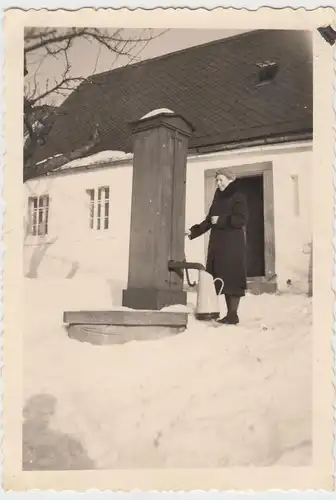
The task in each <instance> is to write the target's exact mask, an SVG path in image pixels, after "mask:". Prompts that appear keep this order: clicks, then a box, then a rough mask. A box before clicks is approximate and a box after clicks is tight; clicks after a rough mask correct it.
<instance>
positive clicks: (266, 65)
mask: <svg viewBox="0 0 336 500" xmlns="http://www.w3.org/2000/svg"><path fill="white" fill-rule="evenodd" d="M257 67H258V68H259V72H258V75H257V78H258V81H257V85H265V84H267V83H270V82H272V81H273V80H274V78H275V75H276V74H277V72H278V70H279V66H278V64H277V63H276V62H274V61H263V62H259V63H257Z"/></svg>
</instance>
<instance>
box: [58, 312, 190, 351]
mask: <svg viewBox="0 0 336 500" xmlns="http://www.w3.org/2000/svg"><path fill="white" fill-rule="evenodd" d="M63 322H64V323H66V324H67V325H68V335H69V337H70V338H73V339H76V340H80V341H82V342H90V343H91V344H96V345H103V344H124V343H126V342H130V341H134V340H156V339H159V338H162V337H166V336H167V335H176V334H178V333H181V332H183V331H184V330H185V329H186V327H187V322H188V314H187V313H182V312H174V311H165V312H160V311H139V310H137V311H132V310H131V311H128V310H125V311H123V310H120V311H66V312H64V314H63Z"/></svg>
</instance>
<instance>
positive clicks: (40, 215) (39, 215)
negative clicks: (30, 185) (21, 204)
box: [28, 194, 49, 236]
mask: <svg viewBox="0 0 336 500" xmlns="http://www.w3.org/2000/svg"><path fill="white" fill-rule="evenodd" d="M28 210H29V214H28V223H29V225H28V234H30V235H32V236H46V235H47V234H48V220H49V195H47V194H45V195H42V196H31V197H30V198H29V199H28Z"/></svg>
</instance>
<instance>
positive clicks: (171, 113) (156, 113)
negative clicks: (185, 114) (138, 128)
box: [141, 108, 175, 120]
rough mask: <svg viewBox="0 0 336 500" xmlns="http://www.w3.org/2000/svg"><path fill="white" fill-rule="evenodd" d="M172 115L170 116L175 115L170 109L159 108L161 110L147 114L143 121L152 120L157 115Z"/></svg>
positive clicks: (142, 118) (154, 110)
mask: <svg viewBox="0 0 336 500" xmlns="http://www.w3.org/2000/svg"><path fill="white" fill-rule="evenodd" d="M164 113H165V114H167V113H168V114H170V115H174V114H175V113H174V111H172V110H171V109H168V108H159V109H153V111H150V112H149V113H147V114H146V115H144V116H142V117H141V120H144V119H145V118H151V117H152V116H156V115H162V114H164Z"/></svg>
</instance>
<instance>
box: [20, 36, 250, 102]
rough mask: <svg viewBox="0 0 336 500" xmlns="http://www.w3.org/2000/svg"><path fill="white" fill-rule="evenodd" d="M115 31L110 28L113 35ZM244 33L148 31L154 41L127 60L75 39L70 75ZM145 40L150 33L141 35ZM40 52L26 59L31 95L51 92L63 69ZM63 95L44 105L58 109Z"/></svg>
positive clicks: (59, 62)
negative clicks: (33, 92)
mask: <svg viewBox="0 0 336 500" xmlns="http://www.w3.org/2000/svg"><path fill="white" fill-rule="evenodd" d="M114 31H115V30H114V28H111V32H112V33H113V32H114ZM245 31H246V30H209V29H204V30H200V29H197V30H193V29H180V30H178V29H172V30H169V31H166V32H163V31H162V30H161V31H160V30H151V33H152V34H154V36H157V35H159V34H160V36H158V37H157V38H154V39H152V40H151V41H150V42H149V43H145V42H141V43H138V44H136V45H135V46H134V47H133V49H132V53H131V60H130V58H129V57H125V56H120V57H116V54H113V53H111V52H110V51H109V50H108V49H107V48H105V47H102V46H101V44H99V43H98V42H88V41H87V40H84V39H77V40H76V41H75V42H74V45H73V47H72V48H71V49H70V51H69V62H70V64H71V75H72V76H76V77H87V76H90V75H92V74H97V73H102V72H104V71H109V70H111V69H115V68H117V67H119V66H124V65H126V64H129V63H130V62H132V63H135V62H139V61H141V60H145V59H150V58H152V57H157V56H161V55H164V54H168V53H170V52H175V51H177V50H181V49H185V48H188V47H192V46H195V45H200V44H203V43H207V42H210V41H213V40H218V39H221V38H226V37H230V36H234V35H238V34H240V33H244V32H245ZM123 32H124V36H125V38H127V39H128V38H130V37H134V36H136V35H137V34H140V32H141V30H134V29H133V30H130V29H125V30H123ZM142 33H143V34H144V35H145V36H148V34H149V31H148V30H145V31H143V32H142ZM43 54H44V53H42V52H41V51H39V52H33V53H30V55H29V56H28V59H27V66H28V71H29V75H31V76H27V77H26V78H25V85H26V92H31V91H32V89H34V88H35V85H36V84H37V86H38V92H39V93H42V92H43V91H44V90H45V89H46V86H47V85H48V86H49V87H48V88H51V87H52V86H54V82H55V81H59V79H60V77H61V75H62V71H63V69H64V59H63V58H60V57H58V58H56V57H53V56H50V55H48V57H46V58H43ZM64 98H65V97H64V96H62V95H55V94H54V95H52V96H49V97H48V98H47V99H46V100H45V101H44V103H47V104H53V105H59V104H61V102H62V101H63V100H64Z"/></svg>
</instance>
